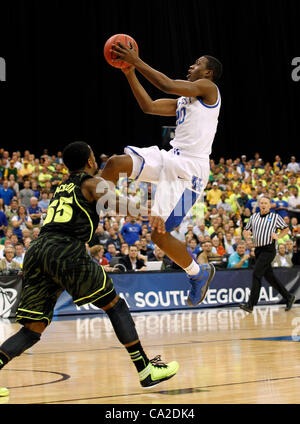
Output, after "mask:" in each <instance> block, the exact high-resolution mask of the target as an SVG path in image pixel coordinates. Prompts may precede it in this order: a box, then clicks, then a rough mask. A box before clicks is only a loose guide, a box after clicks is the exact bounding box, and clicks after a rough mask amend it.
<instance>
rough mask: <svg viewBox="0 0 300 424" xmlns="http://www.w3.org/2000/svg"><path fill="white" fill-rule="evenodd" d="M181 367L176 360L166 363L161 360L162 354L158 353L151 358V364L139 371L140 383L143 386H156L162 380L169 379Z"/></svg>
mask: <svg viewBox="0 0 300 424" xmlns="http://www.w3.org/2000/svg"><path fill="white" fill-rule="evenodd" d="M178 368H179V364H178V362H176V361H172V362H169V363H168V364H165V363H164V362H162V361H161V356H160V355H157V356H155V358H153V359H151V360H150V362H149V364H148V365H147V366H146V368H144V369H143V371H140V372H139V377H140V383H141V385H142V387H143V388H145V389H147V388H148V387H152V386H155V385H156V384H158V383H161V382H162V381H165V380H169V378H171V377H173V376H174V375H175V374H176V373H177V371H178Z"/></svg>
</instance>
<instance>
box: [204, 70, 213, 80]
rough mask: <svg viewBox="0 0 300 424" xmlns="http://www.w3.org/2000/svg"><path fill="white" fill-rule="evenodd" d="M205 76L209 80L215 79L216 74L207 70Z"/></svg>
mask: <svg viewBox="0 0 300 424" xmlns="http://www.w3.org/2000/svg"><path fill="white" fill-rule="evenodd" d="M205 74H206V77H207V78H211V79H213V76H214V73H213V71H212V70H211V69H206V70H205Z"/></svg>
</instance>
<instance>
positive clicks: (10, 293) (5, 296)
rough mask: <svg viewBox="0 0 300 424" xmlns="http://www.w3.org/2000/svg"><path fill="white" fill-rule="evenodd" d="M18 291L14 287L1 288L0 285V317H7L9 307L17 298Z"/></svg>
mask: <svg viewBox="0 0 300 424" xmlns="http://www.w3.org/2000/svg"><path fill="white" fill-rule="evenodd" d="M17 295H18V292H17V290H15V289H3V288H1V287H0V317H1V318H9V316H10V311H11V308H12V307H13V305H14V303H15V301H16V300H17Z"/></svg>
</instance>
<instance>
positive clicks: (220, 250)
mask: <svg viewBox="0 0 300 424" xmlns="http://www.w3.org/2000/svg"><path fill="white" fill-rule="evenodd" d="M211 241H212V246H213V247H212V252H213V253H216V254H217V255H219V256H224V255H226V250H225V249H224V247H223V245H222V243H221V241H220V239H219V237H218V236H214V237H213V238H212V240H211Z"/></svg>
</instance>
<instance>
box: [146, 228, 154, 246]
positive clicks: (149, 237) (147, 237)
mask: <svg viewBox="0 0 300 424" xmlns="http://www.w3.org/2000/svg"><path fill="white" fill-rule="evenodd" d="M145 237H146V240H147V247H149V249H152V250H153V249H154V243H153V241H152V240H151V233H150V232H148V233H147V234H146V236H145Z"/></svg>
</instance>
